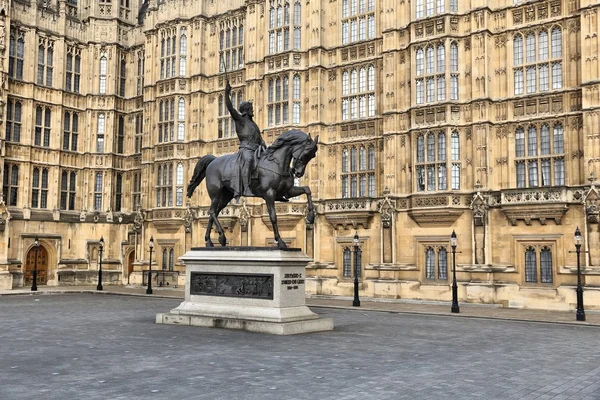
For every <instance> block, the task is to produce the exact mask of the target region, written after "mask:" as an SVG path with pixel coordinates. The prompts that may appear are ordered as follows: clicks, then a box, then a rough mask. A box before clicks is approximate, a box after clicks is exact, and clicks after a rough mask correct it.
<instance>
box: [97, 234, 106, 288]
mask: <svg viewBox="0 0 600 400" xmlns="http://www.w3.org/2000/svg"><path fill="white" fill-rule="evenodd" d="M103 252H104V236H102V237H101V238H100V243H99V245H98V253H99V254H100V265H99V266H98V285H97V286H96V290H102V289H103V287H102V253H103Z"/></svg>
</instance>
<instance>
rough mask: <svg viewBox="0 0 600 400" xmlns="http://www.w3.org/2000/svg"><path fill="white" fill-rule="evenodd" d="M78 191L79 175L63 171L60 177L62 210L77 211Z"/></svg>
mask: <svg viewBox="0 0 600 400" xmlns="http://www.w3.org/2000/svg"><path fill="white" fill-rule="evenodd" d="M76 190H77V174H76V173H75V172H74V171H66V170H63V171H62V172H61V176H60V209H61V210H75V193H76Z"/></svg>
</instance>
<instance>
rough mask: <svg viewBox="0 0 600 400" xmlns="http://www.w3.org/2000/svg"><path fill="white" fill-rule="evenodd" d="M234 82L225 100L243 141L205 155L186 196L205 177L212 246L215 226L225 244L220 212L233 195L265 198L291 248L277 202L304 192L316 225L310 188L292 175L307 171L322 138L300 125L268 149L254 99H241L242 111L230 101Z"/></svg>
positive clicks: (282, 244)
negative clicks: (231, 148)
mask: <svg viewBox="0 0 600 400" xmlns="http://www.w3.org/2000/svg"><path fill="white" fill-rule="evenodd" d="M230 95H231V85H230V84H229V80H227V83H226V85H225V104H226V105H227V109H228V110H229V113H230V114H231V117H232V118H233V121H234V123H235V132H236V133H237V136H238V139H239V140H240V148H239V150H238V152H237V153H236V154H228V155H224V156H221V157H215V156H213V155H211V154H209V155H206V156H204V157H202V158H200V160H198V163H197V164H196V167H195V168H194V175H193V176H192V179H191V180H190V183H189V184H188V187H187V197H188V198H190V197H192V194H193V193H194V190H195V189H196V187H198V185H199V184H200V183H201V182H202V181H203V180H204V179H205V178H206V189H207V191H208V195H209V196H210V200H211V203H210V210H209V219H208V226H207V227H206V234H205V235H204V240H205V241H206V247H213V246H214V245H213V242H212V241H211V239H210V232H211V230H212V226H213V224H214V225H215V227H216V229H217V233H218V234H219V243H220V244H221V246H225V245H226V243H227V242H226V238H225V233H224V232H223V228H222V226H221V224H220V223H219V219H218V216H219V213H220V212H221V210H223V209H224V208H225V207H226V206H227V204H229V202H230V201H231V200H232V199H234V198H235V199H239V198H240V196H243V197H261V198H263V199H264V200H265V202H266V203H267V209H268V211H269V218H270V220H271V224H272V225H273V233H274V235H275V241H276V242H277V247H279V248H280V249H285V248H286V247H287V246H286V244H285V242H284V241H283V240H282V239H281V237H280V236H279V229H278V227H277V214H276V212H275V201H288V199H289V198H292V197H296V196H299V195H301V194H305V195H306V197H307V200H308V214H307V216H306V220H307V222H308V223H310V224H312V223H314V219H315V213H314V209H313V202H312V196H311V192H310V188H309V187H308V186H294V178H300V177H301V176H303V175H304V171H305V170H306V165H307V164H308V162H309V161H310V160H312V159H313V158H314V157H315V155H316V153H317V145H318V143H319V137H318V136H317V137H315V139H314V140H313V139H312V138H311V137H310V135H307V134H306V133H304V132H302V131H301V130H298V129H291V130H289V131H287V132H285V133H283V134H281V135H280V136H279V137H278V138H277V139H276V140H275V141H274V142H273V144H272V145H271V146H269V147H266V145H265V142H264V140H263V138H262V136H261V134H260V129H259V128H258V125H256V123H255V122H254V120H253V119H252V117H254V109H253V107H252V103H250V102H247V101H243V102H241V103H240V105H239V111H238V110H236V109H235V108H234V107H233V104H232V103H231V98H230Z"/></svg>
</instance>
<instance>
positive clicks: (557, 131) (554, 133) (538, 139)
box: [515, 122, 565, 188]
mask: <svg viewBox="0 0 600 400" xmlns="http://www.w3.org/2000/svg"><path fill="white" fill-rule="evenodd" d="M515 170H516V182H517V187H518V188H524V187H539V186H562V185H564V184H565V146H564V130H563V126H562V124H561V123H559V122H557V123H555V124H553V125H551V124H549V123H543V124H541V125H539V126H538V125H530V126H528V127H527V128H524V127H519V128H517V130H516V131H515Z"/></svg>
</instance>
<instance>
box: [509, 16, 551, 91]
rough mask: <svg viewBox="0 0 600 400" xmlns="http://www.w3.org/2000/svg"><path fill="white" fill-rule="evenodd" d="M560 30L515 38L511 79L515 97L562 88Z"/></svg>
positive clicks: (518, 35) (533, 33)
mask: <svg viewBox="0 0 600 400" xmlns="http://www.w3.org/2000/svg"><path fill="white" fill-rule="evenodd" d="M562 46H563V44H562V29H561V28H560V27H558V26H556V27H552V28H550V29H548V30H546V29H543V30H541V31H538V32H534V31H531V32H526V33H523V34H521V33H519V34H517V35H515V37H514V39H513V80H514V93H515V95H521V94H525V93H527V94H531V93H539V92H547V91H549V90H557V89H562V87H563V73H562V57H563V50H562Z"/></svg>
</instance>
